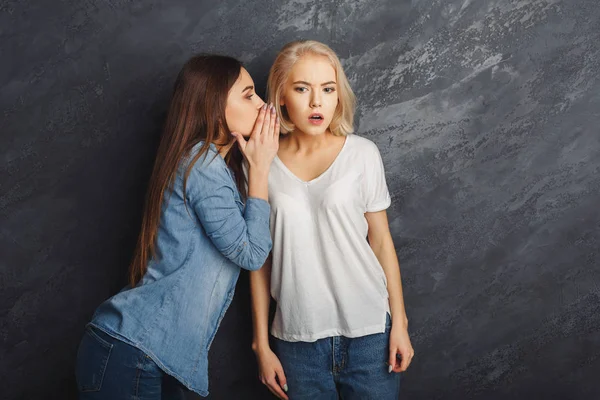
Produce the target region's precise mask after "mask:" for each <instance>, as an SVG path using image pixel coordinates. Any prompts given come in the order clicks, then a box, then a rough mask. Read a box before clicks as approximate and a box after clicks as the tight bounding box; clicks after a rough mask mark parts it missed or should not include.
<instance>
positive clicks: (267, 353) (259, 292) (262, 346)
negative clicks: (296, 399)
mask: <svg viewBox="0 0 600 400" xmlns="http://www.w3.org/2000/svg"><path fill="white" fill-rule="evenodd" d="M271 263H272V260H271V257H270V256H269V258H267V261H266V262H265V264H264V265H263V267H262V268H261V269H260V270H258V271H252V272H250V293H251V296H252V328H253V332H254V338H253V340H252V350H254V353H255V354H256V359H257V361H258V368H259V375H260V380H261V382H262V383H263V384H264V385H266V386H267V388H269V390H270V391H271V392H272V393H273V394H274V395H275V396H277V397H278V398H280V399H283V400H287V399H288V397H287V395H286V394H285V392H287V381H286V379H285V374H284V372H283V367H282V366H281V362H280V361H279V358H277V356H276V355H275V353H273V351H272V350H271V347H270V346H269V304H270V303H271Z"/></svg>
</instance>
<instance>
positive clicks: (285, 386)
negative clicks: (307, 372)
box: [283, 383, 288, 392]
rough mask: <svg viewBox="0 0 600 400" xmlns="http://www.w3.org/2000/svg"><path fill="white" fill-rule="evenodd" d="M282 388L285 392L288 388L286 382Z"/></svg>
mask: <svg viewBox="0 0 600 400" xmlns="http://www.w3.org/2000/svg"><path fill="white" fill-rule="evenodd" d="M283 390H284V391H285V392H287V390H288V387H287V383H286V384H285V385H283Z"/></svg>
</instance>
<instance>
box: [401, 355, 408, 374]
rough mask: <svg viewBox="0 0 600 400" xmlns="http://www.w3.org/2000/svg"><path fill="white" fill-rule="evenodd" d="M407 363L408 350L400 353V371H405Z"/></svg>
mask: <svg viewBox="0 0 600 400" xmlns="http://www.w3.org/2000/svg"><path fill="white" fill-rule="evenodd" d="M408 364H410V355H409V353H408V351H405V352H403V353H402V363H401V364H400V372H404V371H406V369H407V368H408Z"/></svg>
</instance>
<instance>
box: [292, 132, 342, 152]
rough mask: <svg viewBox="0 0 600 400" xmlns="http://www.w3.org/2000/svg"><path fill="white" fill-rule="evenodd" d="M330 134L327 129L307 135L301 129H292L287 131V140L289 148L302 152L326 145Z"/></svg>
mask: <svg viewBox="0 0 600 400" xmlns="http://www.w3.org/2000/svg"><path fill="white" fill-rule="evenodd" d="M332 136H333V135H332V134H331V132H330V131H329V129H328V130H326V131H325V133H322V134H320V135H308V134H306V133H304V132H302V131H299V130H294V131H292V132H290V133H288V139H287V140H288V143H289V146H290V147H291V149H293V150H295V151H298V152H302V153H304V152H311V151H313V150H318V149H320V148H321V147H324V146H326V145H327V144H328V143H329V139H330V138H331V137H332Z"/></svg>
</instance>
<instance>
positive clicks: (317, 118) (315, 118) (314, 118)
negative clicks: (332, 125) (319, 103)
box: [308, 113, 325, 125]
mask: <svg viewBox="0 0 600 400" xmlns="http://www.w3.org/2000/svg"><path fill="white" fill-rule="evenodd" d="M308 120H309V122H310V123H311V124H316V125H318V124H321V123H322V122H323V121H324V120H325V118H323V114H318V113H313V114H310V116H309V117H308Z"/></svg>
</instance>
